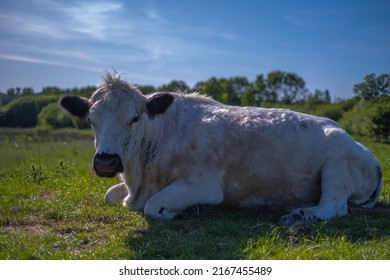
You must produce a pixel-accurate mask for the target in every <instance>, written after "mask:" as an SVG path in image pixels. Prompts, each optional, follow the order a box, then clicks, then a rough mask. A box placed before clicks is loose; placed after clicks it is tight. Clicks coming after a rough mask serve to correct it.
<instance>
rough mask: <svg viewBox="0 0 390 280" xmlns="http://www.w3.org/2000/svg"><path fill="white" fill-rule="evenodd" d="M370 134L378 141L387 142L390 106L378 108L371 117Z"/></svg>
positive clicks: (389, 134) (389, 128) (389, 127)
mask: <svg viewBox="0 0 390 280" xmlns="http://www.w3.org/2000/svg"><path fill="white" fill-rule="evenodd" d="M370 130H371V132H372V133H373V134H374V135H375V137H377V138H378V139H380V140H383V141H385V142H386V143H388V142H389V136H390V104H386V105H382V106H379V107H378V108H377V110H376V113H375V115H373V116H372V117H371V126H370Z"/></svg>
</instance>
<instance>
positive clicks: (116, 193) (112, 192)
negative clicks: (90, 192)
mask: <svg viewBox="0 0 390 280" xmlns="http://www.w3.org/2000/svg"><path fill="white" fill-rule="evenodd" d="M128 194H129V190H128V188H127V186H126V184H125V183H124V182H123V183H120V184H117V185H115V186H112V187H111V188H109V189H108V190H107V192H106V196H105V198H104V202H106V203H110V204H114V203H119V202H123V200H124V199H125V198H126V196H128Z"/></svg>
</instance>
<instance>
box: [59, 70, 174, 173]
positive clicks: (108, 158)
mask: <svg viewBox="0 0 390 280" xmlns="http://www.w3.org/2000/svg"><path fill="white" fill-rule="evenodd" d="M172 101H173V97H172V96H171V95H166V94H165V95H164V94H161V95H158V94H157V95H154V96H153V97H151V98H147V97H146V96H144V95H143V94H142V93H141V92H140V91H139V90H138V89H137V87H135V86H133V85H131V84H129V83H127V82H125V81H123V80H121V79H120V76H119V75H115V76H114V77H113V76H111V75H109V74H107V76H106V77H105V79H104V84H103V85H102V86H101V87H100V88H98V89H97V90H96V91H95V92H94V93H93V95H92V96H91V98H90V99H87V98H83V97H79V96H75V95H68V96H64V97H62V98H61V99H60V101H59V104H60V106H61V107H62V108H64V109H65V110H66V111H68V112H69V113H70V114H71V115H73V116H76V117H79V118H80V119H84V120H86V121H88V123H89V124H90V125H91V127H92V129H93V131H94V135H95V142H94V143H95V149H96V153H95V156H94V158H93V169H94V171H95V173H96V175H98V176H101V177H114V176H115V175H116V174H117V173H122V172H124V170H125V169H126V167H127V166H128V165H131V159H132V157H134V156H136V157H137V156H138V152H139V149H140V145H141V142H142V140H143V137H144V129H145V124H146V122H147V121H148V120H150V119H151V118H154V117H155V116H156V115H158V114H161V113H163V112H164V111H165V110H166V109H167V108H168V107H169V105H170V104H171V103H172Z"/></svg>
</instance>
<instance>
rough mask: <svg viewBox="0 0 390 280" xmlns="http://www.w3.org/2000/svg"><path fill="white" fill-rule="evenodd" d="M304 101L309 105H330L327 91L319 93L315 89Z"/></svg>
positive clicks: (319, 91)
mask: <svg viewBox="0 0 390 280" xmlns="http://www.w3.org/2000/svg"><path fill="white" fill-rule="evenodd" d="M306 101H307V102H308V103H309V104H324V103H330V101H331V99H330V93H329V90H327V89H326V90H324V91H321V90H319V89H316V90H315V91H314V93H309V94H308V96H307V97H306Z"/></svg>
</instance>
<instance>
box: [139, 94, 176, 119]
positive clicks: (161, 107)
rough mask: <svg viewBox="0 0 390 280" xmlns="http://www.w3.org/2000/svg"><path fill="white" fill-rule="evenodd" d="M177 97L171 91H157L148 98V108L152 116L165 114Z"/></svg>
mask: <svg viewBox="0 0 390 280" xmlns="http://www.w3.org/2000/svg"><path fill="white" fill-rule="evenodd" d="M174 99H175V97H174V96H173V95H172V94H169V93H157V94H154V95H152V96H151V97H149V98H148V101H147V102H146V108H147V109H148V114H149V116H150V117H151V118H154V116H156V115H158V114H163V113H164V112H165V110H166V109H168V107H169V106H170V105H171V104H172V102H173V100H174Z"/></svg>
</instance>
